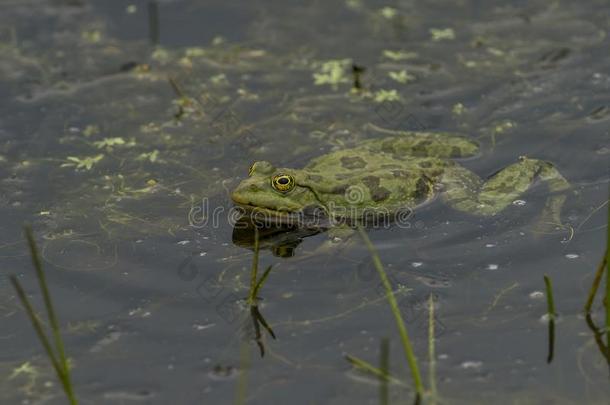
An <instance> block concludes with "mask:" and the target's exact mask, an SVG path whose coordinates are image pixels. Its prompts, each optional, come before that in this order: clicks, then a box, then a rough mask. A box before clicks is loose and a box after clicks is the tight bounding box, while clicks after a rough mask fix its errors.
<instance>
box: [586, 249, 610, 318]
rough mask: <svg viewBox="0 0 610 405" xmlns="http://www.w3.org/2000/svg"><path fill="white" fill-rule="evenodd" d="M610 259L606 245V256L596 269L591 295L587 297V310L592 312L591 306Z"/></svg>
mask: <svg viewBox="0 0 610 405" xmlns="http://www.w3.org/2000/svg"><path fill="white" fill-rule="evenodd" d="M607 259H608V248H607V247H606V252H604V257H603V258H602V261H601V262H600V263H599V266H598V267H597V270H596V271H595V277H594V278H593V284H592V285H591V289H590V290H589V296H588V297H587V303H586V304H585V312H586V313H589V312H591V306H593V301H594V300H595V294H597V290H598V289H599V285H600V283H601V281H602V276H603V275H604V267H606V263H607V261H608V260H607Z"/></svg>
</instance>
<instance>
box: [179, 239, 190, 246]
mask: <svg viewBox="0 0 610 405" xmlns="http://www.w3.org/2000/svg"><path fill="white" fill-rule="evenodd" d="M189 243H191V241H190V240H181V241H180V242H177V243H176V244H177V245H183V246H184V245H188V244H189Z"/></svg>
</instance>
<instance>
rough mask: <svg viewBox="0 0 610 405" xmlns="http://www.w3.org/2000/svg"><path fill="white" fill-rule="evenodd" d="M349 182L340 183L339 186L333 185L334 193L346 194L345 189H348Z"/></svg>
mask: <svg viewBox="0 0 610 405" xmlns="http://www.w3.org/2000/svg"><path fill="white" fill-rule="evenodd" d="M348 187H349V184H340V185H338V186H335V187H333V189H332V190H331V192H332V193H333V194H345V191H346V190H347V189H348Z"/></svg>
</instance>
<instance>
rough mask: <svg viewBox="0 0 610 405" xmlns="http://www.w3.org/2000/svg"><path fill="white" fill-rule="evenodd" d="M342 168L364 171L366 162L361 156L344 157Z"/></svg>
mask: <svg viewBox="0 0 610 405" xmlns="http://www.w3.org/2000/svg"><path fill="white" fill-rule="evenodd" d="M341 166H343V167H345V168H346V169H364V168H365V167H366V161H365V160H364V159H362V158H361V157H360V156H353V157H350V156H343V157H342V158H341Z"/></svg>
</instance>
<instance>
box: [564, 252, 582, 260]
mask: <svg viewBox="0 0 610 405" xmlns="http://www.w3.org/2000/svg"><path fill="white" fill-rule="evenodd" d="M579 257H580V256H579V255H577V254H576V253H568V254H567V255H566V259H578V258H579Z"/></svg>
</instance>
